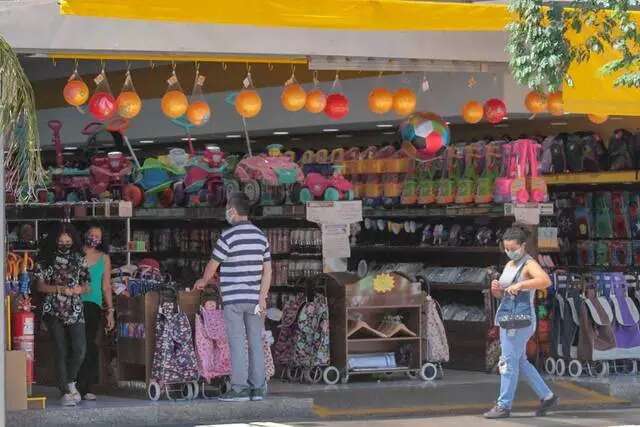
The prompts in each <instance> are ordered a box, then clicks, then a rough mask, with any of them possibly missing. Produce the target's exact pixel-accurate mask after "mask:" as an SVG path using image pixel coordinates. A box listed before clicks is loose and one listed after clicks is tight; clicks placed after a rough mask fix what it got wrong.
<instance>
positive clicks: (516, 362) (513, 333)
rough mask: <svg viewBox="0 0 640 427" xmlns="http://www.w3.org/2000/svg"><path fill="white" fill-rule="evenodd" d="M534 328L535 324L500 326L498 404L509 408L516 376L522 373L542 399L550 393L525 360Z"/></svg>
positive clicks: (514, 389)
mask: <svg viewBox="0 0 640 427" xmlns="http://www.w3.org/2000/svg"><path fill="white" fill-rule="evenodd" d="M535 330H536V326H535V324H532V325H531V326H529V327H528V328H522V329H514V330H506V329H502V328H500V348H501V349H502V355H501V356H500V362H499V364H498V368H499V370H500V396H499V397H498V406H500V407H501V408H504V409H511V405H513V400H514V398H515V396H516V389H517V388H518V377H519V375H522V376H523V377H524V379H525V380H526V381H527V383H528V384H529V386H530V387H531V388H532V389H533V391H534V392H535V393H536V394H537V395H538V397H539V398H540V399H544V398H546V397H548V396H550V395H551V390H550V389H549V387H547V385H546V384H545V382H544V380H543V379H542V377H541V376H540V374H539V373H538V371H537V370H536V368H534V367H533V365H532V364H531V363H529V361H528V360H527V351H526V349H527V341H529V338H531V336H532V335H533V333H534V332H535Z"/></svg>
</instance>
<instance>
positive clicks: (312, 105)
mask: <svg viewBox="0 0 640 427" xmlns="http://www.w3.org/2000/svg"><path fill="white" fill-rule="evenodd" d="M326 106H327V95H325V94H324V92H323V91H321V90H320V89H313V90H310V91H309V93H308V94H307V101H306V102H305V105H304V108H306V110H307V111H308V112H310V113H313V114H318V113H322V112H323V111H324V107H326Z"/></svg>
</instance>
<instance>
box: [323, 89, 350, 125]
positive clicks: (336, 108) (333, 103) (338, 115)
mask: <svg viewBox="0 0 640 427" xmlns="http://www.w3.org/2000/svg"><path fill="white" fill-rule="evenodd" d="M324 114H326V115H327V117H329V118H330V119H333V120H340V119H342V118H344V117H346V115H347V114H349V98H347V97H346V96H345V95H343V94H342V93H332V94H331V95H329V96H327V105H326V106H325V107H324Z"/></svg>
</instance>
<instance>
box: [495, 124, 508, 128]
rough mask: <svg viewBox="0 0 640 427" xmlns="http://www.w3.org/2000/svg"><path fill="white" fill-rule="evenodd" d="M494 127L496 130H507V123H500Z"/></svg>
mask: <svg viewBox="0 0 640 427" xmlns="http://www.w3.org/2000/svg"><path fill="white" fill-rule="evenodd" d="M494 127H496V128H508V127H509V125H508V124H507V123H500V124H497V125H495V126H494Z"/></svg>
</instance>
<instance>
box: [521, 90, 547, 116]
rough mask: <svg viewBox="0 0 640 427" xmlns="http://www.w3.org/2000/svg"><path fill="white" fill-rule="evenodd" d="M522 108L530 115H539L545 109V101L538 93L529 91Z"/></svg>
mask: <svg viewBox="0 0 640 427" xmlns="http://www.w3.org/2000/svg"><path fill="white" fill-rule="evenodd" d="M524 106H525V107H526V108H527V110H528V111H529V112H530V113H533V114H540V113H544V112H545V110H546V109H547V100H546V98H545V97H544V95H543V94H541V93H540V92H538V91H535V90H533V91H531V92H529V93H528V94H527V96H526V97H525V98H524Z"/></svg>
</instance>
